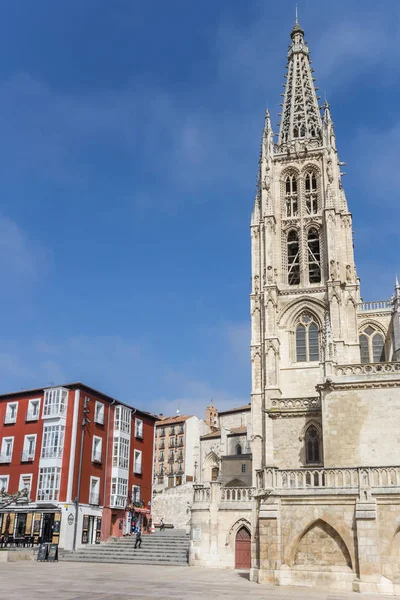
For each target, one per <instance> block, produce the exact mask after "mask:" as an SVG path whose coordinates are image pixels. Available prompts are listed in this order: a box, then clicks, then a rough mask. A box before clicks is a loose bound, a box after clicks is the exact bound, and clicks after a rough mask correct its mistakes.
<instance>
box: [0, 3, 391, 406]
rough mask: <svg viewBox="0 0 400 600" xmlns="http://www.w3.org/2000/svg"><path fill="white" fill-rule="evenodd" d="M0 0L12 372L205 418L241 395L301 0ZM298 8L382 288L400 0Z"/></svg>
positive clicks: (1, 267)
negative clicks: (260, 170) (258, 224)
mask: <svg viewBox="0 0 400 600" xmlns="http://www.w3.org/2000/svg"><path fill="white" fill-rule="evenodd" d="M0 8H1V19H0V30H1V31H0V56H1V57H2V58H1V60H0V181H1V203H0V277H1V281H2V294H1V303H2V327H1V337H0V381H1V389H2V391H3V392H6V391H9V390H18V389H21V388H29V387H35V386H45V385H49V384H51V383H52V382H53V383H61V382H68V381H76V380H83V381H84V382H86V383H87V384H89V385H91V386H93V387H96V388H98V389H100V390H102V391H104V392H106V393H108V394H110V395H113V396H115V397H118V398H119V399H121V400H124V401H126V402H130V403H133V404H135V405H137V406H139V407H141V408H144V409H147V410H152V411H158V412H160V411H162V412H164V414H167V413H171V412H174V411H175V410H176V408H178V406H179V407H180V409H181V411H185V412H197V414H199V416H200V415H201V414H202V413H203V411H204V407H205V405H206V404H207V403H208V402H209V401H210V400H211V399H213V400H214V402H215V403H216V405H217V406H218V407H220V408H223V407H225V408H227V407H228V406H230V405H234V404H236V403H246V402H248V401H249V393H250V365H249V350H248V345H249V300H248V294H249V280H250V248H249V219H250V212H251V208H252V204H253V198H254V189H255V180H256V174H257V161H258V151H259V144H260V136H261V130H262V126H263V116H264V110H265V108H266V106H267V105H268V106H269V108H270V110H271V112H272V114H273V115H274V117H275V116H276V115H277V113H278V110H279V109H278V104H279V102H280V101H281V99H280V93H281V91H282V87H281V85H282V83H283V75H284V73H285V64H286V58H285V55H286V49H287V45H288V43H289V41H290V40H289V33H290V30H291V27H292V25H293V21H294V3H293V2H288V1H286V0H284V1H282V2H272V1H271V0H260V1H258V0H252V1H249V2H240V1H239V0H237V1H232V0H218V2H215V1H213V2H212V1H211V0H203V2H202V3H194V2H193V3H192V2H190V3H189V2H187V1H186V2H184V1H183V0H170V1H169V2H164V1H161V0H146V1H145V0H136V1H128V0H113V2H108V1H106V0H68V1H67V0H58V1H57V2H54V1H53V0H52V1H50V0H38V1H37V2H31V0H18V2H15V1H11V0H4V1H3V2H2V3H1V7H0ZM299 15H300V23H301V25H302V26H303V27H304V28H305V31H306V39H307V40H308V42H309V45H310V48H311V53H312V58H313V66H314V67H315V69H316V77H317V83H318V85H319V87H320V93H321V96H324V93H325V91H326V94H327V96H328V99H329V101H330V104H331V109H332V115H333V119H334V122H335V126H336V134H337V138H338V146H339V153H340V158H341V160H344V161H346V162H347V166H346V168H345V170H346V172H347V176H346V177H345V179H344V185H345V189H346V193H347V198H348V202H349V205H350V209H351V210H352V212H353V216H354V230H355V244H356V260H357V265H358V272H359V275H360V276H361V280H362V295H363V298H364V300H380V299H386V298H389V297H390V296H391V294H392V291H393V285H394V274H395V272H396V270H397V271H400V264H399V229H400V223H399V220H400V217H399V214H400V212H399V197H398V182H397V173H398V170H399V167H398V164H397V163H398V157H399V149H400V104H399V101H398V98H399V92H400V79H399V67H398V65H399V59H400V44H399V41H400V26H399V23H400V19H399V17H400V4H399V3H398V1H397V0H385V10H383V9H380V8H379V6H378V4H377V3H376V2H375V1H374V2H372V1H370V0H364V1H363V2H361V1H359V0H357V1H354V2H348V1H346V2H344V1H342V0H336V1H335V2H316V1H315V0H300V1H299ZM277 121H278V117H277V116H276V119H275V118H274V120H273V123H276V122H277Z"/></svg>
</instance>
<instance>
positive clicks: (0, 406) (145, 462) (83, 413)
mask: <svg viewBox="0 0 400 600" xmlns="http://www.w3.org/2000/svg"><path fill="white" fill-rule="evenodd" d="M155 421H156V418H155V417H153V416H152V415H150V414H149V413H146V412H143V411H140V410H138V409H135V408H133V407H131V406H129V405H127V404H124V403H122V402H119V401H118V400H116V399H114V398H111V397H110V396H107V395H106V394H103V393H101V392H98V391H97V390H94V389H93V388H90V387H88V386H87V385H85V384H83V383H71V384H67V385H63V386H53V387H51V388H45V389H32V390H22V391H20V392H15V393H11V394H3V395H0V491H1V490H4V491H5V492H7V493H8V494H12V493H14V492H17V491H18V490H22V489H28V499H29V500H28V502H27V503H25V504H19V503H17V504H14V505H9V506H7V507H5V508H3V509H1V510H0V540H4V539H5V538H7V539H8V540H9V541H10V540H11V541H12V538H14V540H19V541H20V540H22V539H24V540H26V541H28V542H32V543H40V542H46V541H47V542H53V543H59V545H60V547H61V548H66V549H73V548H78V547H80V546H81V545H82V544H87V543H98V542H99V541H100V540H106V539H108V538H109V537H110V535H114V536H120V535H123V534H125V533H128V532H130V529H131V520H132V518H134V519H135V520H139V521H140V522H142V523H143V522H146V520H147V519H148V518H149V516H150V506H151V497H152V481H153V472H152V470H153V450H154V431H155Z"/></svg>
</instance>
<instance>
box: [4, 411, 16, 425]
mask: <svg viewBox="0 0 400 600" xmlns="http://www.w3.org/2000/svg"><path fill="white" fill-rule="evenodd" d="M16 422H17V415H11V414H7V413H6V414H5V415H4V425H11V424H12V423H16Z"/></svg>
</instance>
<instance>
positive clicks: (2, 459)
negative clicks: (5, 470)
mask: <svg viewBox="0 0 400 600" xmlns="http://www.w3.org/2000/svg"><path fill="white" fill-rule="evenodd" d="M11 459H12V454H0V464H6V463H10V462H11Z"/></svg>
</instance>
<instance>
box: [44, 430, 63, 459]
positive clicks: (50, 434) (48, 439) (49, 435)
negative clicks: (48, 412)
mask: <svg viewBox="0 0 400 600" xmlns="http://www.w3.org/2000/svg"><path fill="white" fill-rule="evenodd" d="M56 433H57V434H58V437H57V436H56ZM64 436H65V427H64V425H44V427H43V439H42V449H41V451H40V456H41V458H62V455H63V451H64ZM55 439H57V444H55V443H54V440H55Z"/></svg>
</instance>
